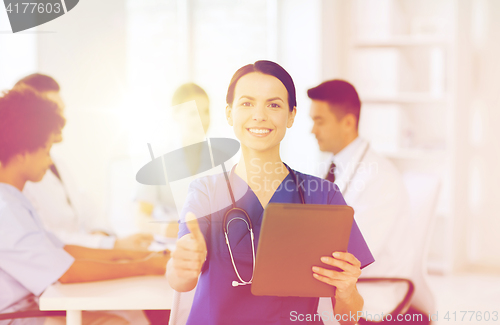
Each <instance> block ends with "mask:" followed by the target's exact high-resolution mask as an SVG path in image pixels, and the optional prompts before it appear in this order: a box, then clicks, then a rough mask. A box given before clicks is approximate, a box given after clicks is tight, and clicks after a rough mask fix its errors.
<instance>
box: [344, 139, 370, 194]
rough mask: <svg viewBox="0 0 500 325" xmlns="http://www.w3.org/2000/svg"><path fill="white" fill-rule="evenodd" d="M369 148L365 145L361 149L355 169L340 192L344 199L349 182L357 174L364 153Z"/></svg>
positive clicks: (367, 144) (368, 145)
mask: <svg viewBox="0 0 500 325" xmlns="http://www.w3.org/2000/svg"><path fill="white" fill-rule="evenodd" d="M369 148H370V144H369V143H366V146H365V148H364V149H363V153H362V154H361V155H360V157H359V159H358V163H357V165H356V168H355V169H354V170H353V171H352V173H351V175H349V178H348V181H347V183H346V185H345V188H344V190H343V191H342V195H343V196H344V197H345V195H346V194H347V191H348V190H349V189H350V187H349V185H351V182H352V180H353V178H354V176H355V175H356V173H357V172H358V169H359V165H360V164H361V162H362V161H363V159H365V156H366V153H367V152H368V149H369Z"/></svg>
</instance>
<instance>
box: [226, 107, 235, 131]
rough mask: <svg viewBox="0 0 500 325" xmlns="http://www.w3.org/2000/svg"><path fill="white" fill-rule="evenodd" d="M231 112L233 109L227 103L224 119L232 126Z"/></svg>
mask: <svg viewBox="0 0 500 325" xmlns="http://www.w3.org/2000/svg"><path fill="white" fill-rule="evenodd" d="M232 112H233V109H232V108H231V107H230V106H229V105H227V106H226V119H227V123H228V124H229V125H231V126H233V118H232Z"/></svg>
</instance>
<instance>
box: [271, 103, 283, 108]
mask: <svg viewBox="0 0 500 325" xmlns="http://www.w3.org/2000/svg"><path fill="white" fill-rule="evenodd" d="M269 106H271V107H272V108H279V107H280V105H279V104H276V103H271V104H270V105H269Z"/></svg>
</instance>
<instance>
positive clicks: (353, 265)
mask: <svg viewBox="0 0 500 325" xmlns="http://www.w3.org/2000/svg"><path fill="white" fill-rule="evenodd" d="M321 262H323V263H325V264H326V265H330V266H335V267H338V268H340V269H342V270H343V272H339V271H335V270H329V269H325V268H322V267H319V266H313V268H312V271H313V276H314V278H316V279H318V280H319V281H321V282H324V283H326V284H329V285H331V286H334V287H336V288H337V290H336V291H335V299H336V300H337V301H339V300H346V299H348V298H349V297H351V296H352V294H353V293H354V292H357V289H356V282H358V278H359V276H360V275H361V262H360V261H359V260H358V259H357V258H356V257H354V255H352V254H351V253H347V252H334V253H333V254H332V256H323V257H321Z"/></svg>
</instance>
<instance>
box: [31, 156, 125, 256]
mask: <svg viewBox="0 0 500 325" xmlns="http://www.w3.org/2000/svg"><path fill="white" fill-rule="evenodd" d="M56 166H57V170H58V172H59V174H60V176H61V179H62V182H61V180H60V179H59V178H57V176H56V175H54V173H52V171H51V170H48V171H47V172H46V173H45V176H44V177H43V179H42V180H41V181H40V182H37V183H33V182H27V183H26V185H25V186H24V189H23V194H24V195H25V196H26V197H27V198H28V200H29V201H30V202H31V203H32V204H33V206H34V207H35V210H36V211H37V212H38V215H39V216H40V219H41V221H42V223H43V225H44V227H45V229H47V230H49V231H50V232H52V233H54V234H55V235H56V236H57V237H58V238H59V239H60V240H61V241H62V242H63V243H64V244H66V245H79V246H85V247H90V248H104V249H111V248H113V246H114V243H115V240H116V238H115V237H114V236H103V235H92V234H90V233H89V232H88V230H87V229H86V227H85V219H84V218H83V216H81V215H80V213H79V211H81V209H78V208H77V207H78V206H79V203H81V201H82V200H81V197H79V196H81V194H80V193H79V192H78V191H77V190H76V189H75V186H74V184H73V183H72V182H71V177H70V175H68V173H67V171H66V170H65V168H64V165H63V164H62V163H61V162H59V161H58V162H57V165H56Z"/></svg>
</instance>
